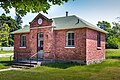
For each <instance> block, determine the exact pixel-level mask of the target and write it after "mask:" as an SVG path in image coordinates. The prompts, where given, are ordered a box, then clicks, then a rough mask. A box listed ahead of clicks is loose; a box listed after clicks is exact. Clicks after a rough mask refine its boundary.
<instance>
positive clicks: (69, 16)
mask: <svg viewBox="0 0 120 80" xmlns="http://www.w3.org/2000/svg"><path fill="white" fill-rule="evenodd" d="M71 16H75V15H69V16H61V17H55V18H51V19H56V18H65V17H71Z"/></svg>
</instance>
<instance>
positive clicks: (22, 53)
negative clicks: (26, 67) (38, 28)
mask: <svg viewBox="0 0 120 80" xmlns="http://www.w3.org/2000/svg"><path fill="white" fill-rule="evenodd" d="M21 35H23V34H14V56H15V59H16V58H19V59H22V58H23V59H24V58H28V57H29V56H30V53H31V49H30V42H29V33H24V35H26V48H22V47H20V36H21Z"/></svg>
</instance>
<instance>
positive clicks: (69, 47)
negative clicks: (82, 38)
mask: <svg viewBox="0 0 120 80" xmlns="http://www.w3.org/2000/svg"><path fill="white" fill-rule="evenodd" d="M65 48H75V47H65Z"/></svg>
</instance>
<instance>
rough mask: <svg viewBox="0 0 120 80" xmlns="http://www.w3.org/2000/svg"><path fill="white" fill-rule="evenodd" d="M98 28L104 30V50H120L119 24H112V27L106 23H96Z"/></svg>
mask: <svg viewBox="0 0 120 80" xmlns="http://www.w3.org/2000/svg"><path fill="white" fill-rule="evenodd" d="M97 26H98V27H100V28H102V29H104V30H106V31H107V32H108V33H107V34H106V48H113V49H118V48H120V24H119V23H115V22H113V27H111V25H110V23H108V22H107V21H102V22H100V21H98V24H97Z"/></svg>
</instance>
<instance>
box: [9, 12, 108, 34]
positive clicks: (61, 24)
mask: <svg viewBox="0 0 120 80" xmlns="http://www.w3.org/2000/svg"><path fill="white" fill-rule="evenodd" d="M39 15H42V14H39ZM37 16H38V15H37ZM42 16H44V15H42ZM44 18H46V17H45V16H44ZM46 19H48V18H46ZM49 20H50V19H49ZM33 21H34V19H33ZM52 21H53V22H52V26H55V28H54V30H61V29H72V28H90V29H93V30H96V31H99V32H103V33H107V32H106V31H105V30H103V29H101V28H99V27H97V26H95V25H93V24H91V23H89V22H87V21H85V20H83V19H81V18H79V17H77V16H75V15H72V16H65V17H58V18H52ZM43 27H44V26H43ZM27 32H30V27H24V28H22V29H19V30H17V31H14V32H11V33H12V34H16V33H27Z"/></svg>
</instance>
